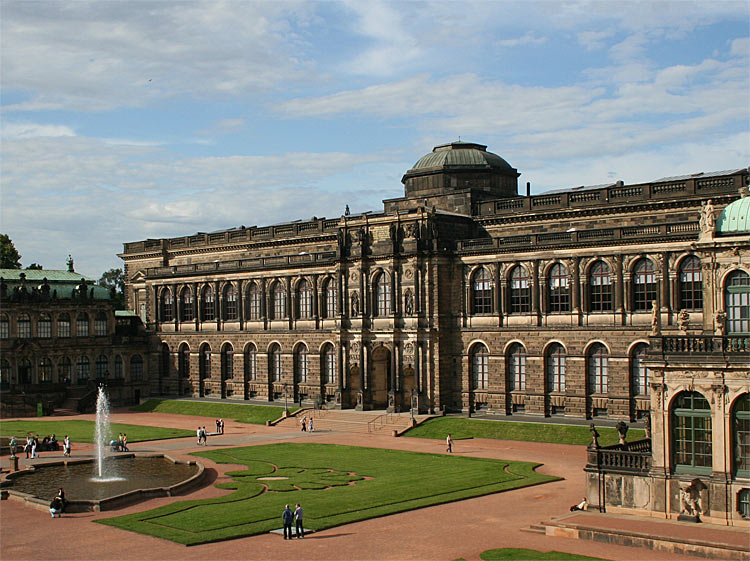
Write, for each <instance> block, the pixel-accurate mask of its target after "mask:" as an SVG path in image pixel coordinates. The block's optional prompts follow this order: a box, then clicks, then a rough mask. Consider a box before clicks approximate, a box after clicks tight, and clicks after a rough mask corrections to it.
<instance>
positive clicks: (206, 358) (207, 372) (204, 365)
mask: <svg viewBox="0 0 750 561" xmlns="http://www.w3.org/2000/svg"><path fill="white" fill-rule="evenodd" d="M198 375H199V376H200V378H201V380H204V379H206V378H210V377H211V347H209V346H208V345H201V348H200V351H199V352H198Z"/></svg>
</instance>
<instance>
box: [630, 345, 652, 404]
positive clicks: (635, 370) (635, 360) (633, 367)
mask: <svg viewBox="0 0 750 561" xmlns="http://www.w3.org/2000/svg"><path fill="white" fill-rule="evenodd" d="M647 350H648V345H647V344H645V343H639V344H638V345H636V346H635V348H634V349H633V352H632V354H631V355H630V379H631V380H632V382H633V395H648V393H649V392H648V382H649V374H650V373H649V370H648V368H647V367H646V366H645V365H644V363H643V361H644V360H646V351H647Z"/></svg>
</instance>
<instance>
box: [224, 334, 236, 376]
mask: <svg viewBox="0 0 750 561" xmlns="http://www.w3.org/2000/svg"><path fill="white" fill-rule="evenodd" d="M221 377H222V378H223V379H224V380H231V379H232V378H234V347H232V345H230V344H229V343H226V344H225V345H224V346H223V347H222V348H221Z"/></svg>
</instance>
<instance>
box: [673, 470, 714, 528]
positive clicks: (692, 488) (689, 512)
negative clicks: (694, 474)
mask: <svg viewBox="0 0 750 561" xmlns="http://www.w3.org/2000/svg"><path fill="white" fill-rule="evenodd" d="M704 489H707V487H706V484H705V483H703V481H701V480H700V479H698V478H696V479H693V480H692V481H691V482H690V483H681V484H680V516H679V517H678V520H689V521H692V522H700V521H701V518H700V515H701V512H703V509H702V505H701V491H703V490H704Z"/></svg>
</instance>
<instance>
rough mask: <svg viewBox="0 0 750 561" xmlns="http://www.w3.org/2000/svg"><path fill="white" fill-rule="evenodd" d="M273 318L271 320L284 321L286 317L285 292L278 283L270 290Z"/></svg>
mask: <svg viewBox="0 0 750 561" xmlns="http://www.w3.org/2000/svg"><path fill="white" fill-rule="evenodd" d="M271 298H272V300H273V302H272V306H271V308H272V310H273V317H272V318H271V319H284V318H285V317H286V290H284V287H283V286H282V284H281V283H280V282H278V281H277V282H275V283H274V285H273V288H272V290H271Z"/></svg>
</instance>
